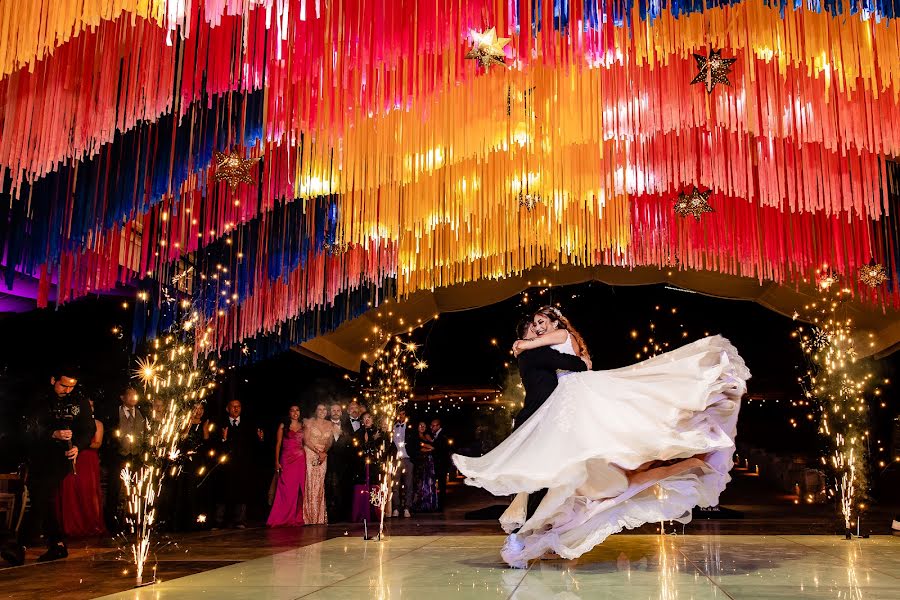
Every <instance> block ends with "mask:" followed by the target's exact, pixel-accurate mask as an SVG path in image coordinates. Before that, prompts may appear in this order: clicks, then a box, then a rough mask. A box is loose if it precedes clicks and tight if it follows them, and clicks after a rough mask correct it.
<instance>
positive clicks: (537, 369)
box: [511, 319, 591, 543]
mask: <svg viewBox="0 0 900 600" xmlns="http://www.w3.org/2000/svg"><path fill="white" fill-rule="evenodd" d="M516 333H517V334H518V336H519V339H523V340H530V339H533V338H535V337H537V335H536V334H535V332H534V327H533V324H532V322H531V320H530V319H529V320H523V321H521V322H519V325H518V327H517V328H516ZM517 358H518V361H519V375H520V376H521V378H522V387H524V388H525V400H524V406H523V407H522V410H520V411H519V414H517V415H516V419H515V423H514V424H513V429H514V430H515V429H518V428H519V427H521V426H522V424H523V423H525V421H526V420H527V419H528V418H529V417H531V415H533V414H534V413H535V412H537V410H538V409H539V408H540V407H541V406H542V405H543V404H544V402H546V401H547V398H549V397H550V394H552V393H553V391H554V390H555V389H556V386H557V385H558V384H559V379H558V378H557V376H556V371H557V370H560V371H576V372H580V371H586V370H588V369H589V368H590V367H591V365H590V359H582V358H580V357H578V356H573V355H571V354H563V353H561V352H557V351H556V350H554V349H553V348H551V347H550V346H540V347H538V348H532V349H531V350H525V351H524V352H522V353H521V354H519V356H518V357H517ZM546 495H547V490H546V489H543V490H538V491H536V492H534V493H532V494H529V495H528V508H527V510H526V513H525V520H526V521H527V520H528V519H529V518H531V516H532V515H533V514H534V511H535V510H537V507H538V505H540V503H541V501H542V500H543V499H544V496H546ZM511 537H512V536H511ZM513 543H515V538H513Z"/></svg>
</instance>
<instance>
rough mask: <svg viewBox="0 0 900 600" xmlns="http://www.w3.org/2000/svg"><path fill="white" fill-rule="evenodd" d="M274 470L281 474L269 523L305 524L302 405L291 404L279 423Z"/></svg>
mask: <svg viewBox="0 0 900 600" xmlns="http://www.w3.org/2000/svg"><path fill="white" fill-rule="evenodd" d="M275 471H276V473H277V474H278V487H277V488H276V490H275V501H274V502H273V503H272V512H270V513H269V519H268V521H266V525H268V526H269V527H291V526H299V525H303V524H304V521H303V499H304V488H305V486H306V450H304V448H303V424H302V423H301V422H300V407H299V406H296V405H294V406H291V408H290V410H289V411H288V418H287V419H286V420H285V422H284V423H281V424H280V425H279V426H278V433H277V434H276V440H275Z"/></svg>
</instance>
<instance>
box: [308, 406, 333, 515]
mask: <svg viewBox="0 0 900 600" xmlns="http://www.w3.org/2000/svg"><path fill="white" fill-rule="evenodd" d="M332 429H333V427H332V423H331V421H330V420H328V407H327V406H325V405H324V404H319V405H317V406H316V414H315V416H314V417H313V418H311V419H306V421H305V422H304V423H303V443H304V445H305V446H306V487H305V492H306V494H305V496H304V497H303V520H304V521H305V522H306V524H307V525H323V524H325V523H328V514H327V511H326V509H325V472H326V470H327V468H328V448H329V447H330V446H331V444H332V442H333V441H334V437H333V436H332Z"/></svg>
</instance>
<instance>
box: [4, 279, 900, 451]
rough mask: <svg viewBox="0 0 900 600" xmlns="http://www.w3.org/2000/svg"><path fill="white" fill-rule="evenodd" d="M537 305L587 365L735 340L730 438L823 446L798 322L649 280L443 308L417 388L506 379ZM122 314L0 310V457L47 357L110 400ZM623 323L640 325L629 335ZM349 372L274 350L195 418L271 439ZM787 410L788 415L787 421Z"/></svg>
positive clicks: (467, 413) (343, 398)
mask: <svg viewBox="0 0 900 600" xmlns="http://www.w3.org/2000/svg"><path fill="white" fill-rule="evenodd" d="M526 296H527V302H525V301H524V299H525V297H526ZM543 304H558V305H559V307H560V308H561V310H563V312H564V313H565V314H566V315H567V316H568V317H569V319H570V320H571V321H572V323H573V325H574V326H575V327H576V328H577V329H578V330H579V332H580V333H581V334H582V336H583V337H584V339H585V341H586V343H587V345H588V347H589V349H590V351H591V355H592V357H593V361H594V368H595V369H609V368H616V367H621V366H625V365H627V364H630V363H632V362H634V361H635V360H636V358H635V353H636V352H638V351H639V350H640V349H641V346H642V345H643V343H644V342H645V341H646V339H647V338H648V336H649V335H651V332H650V329H649V325H650V323H654V324H655V325H656V329H655V331H654V332H653V335H654V337H655V339H657V340H659V341H668V342H669V343H670V348H674V347H677V346H679V345H681V344H682V343H686V342H690V341H693V340H696V339H698V338H700V337H703V336H704V335H705V334H722V335H724V336H725V337H727V338H728V339H730V340H731V341H732V342H733V343H734V345H735V346H737V348H738V349H739V350H740V352H741V355H742V356H743V357H744V359H745V360H746V362H747V365H748V367H749V368H750V370H751V372H752V373H753V378H752V379H751V380H750V385H749V392H750V396H751V398H760V397H765V398H766V401H765V402H760V401H758V400H751V401H749V402H747V403H745V405H744V406H743V408H742V414H741V418H740V422H739V432H738V435H739V440H738V441H739V442H744V443H752V444H753V445H757V446H762V447H766V448H768V449H770V450H773V451H776V452H786V453H799V454H805V455H806V456H808V457H809V458H811V459H817V457H818V455H819V451H820V449H821V447H822V446H821V440H820V439H819V438H818V435H817V433H816V428H815V421H814V420H813V421H810V420H808V419H806V414H807V412H808V409H807V408H805V407H802V406H801V407H798V406H792V404H791V403H792V401H796V400H799V399H800V398H801V388H800V386H799V384H798V383H797V378H798V375H800V374H801V373H802V372H803V371H805V363H804V358H803V355H802V353H801V351H800V349H799V347H798V346H797V343H796V341H795V340H793V339H791V335H790V334H791V332H792V331H793V330H794V329H795V327H796V326H797V323H796V322H794V321H793V320H792V319H791V318H790V317H785V316H782V315H779V314H777V313H774V312H772V311H770V310H768V309H765V308H763V307H761V306H759V305H757V304H755V303H753V302H749V301H735V300H722V299H717V298H711V297H707V296H703V295H701V294H696V293H690V292H685V291H679V290H675V289H670V288H667V287H666V286H662V285H657V286H636V287H612V286H608V285H605V284H601V283H586V284H579V285H574V286H565V287H553V288H544V289H540V288H534V289H531V290H528V291H527V292H525V293H523V294H520V295H517V296H515V297H513V298H510V299H508V300H506V301H503V302H500V303H498V304H495V305H492V306H487V307H483V308H480V309H475V310H470V311H465V312H460V313H444V314H442V315H441V316H440V318H439V319H437V320H434V321H431V322H429V323H427V324H425V325H424V326H423V327H421V328H419V329H418V330H416V331H415V332H414V333H413V334H412V339H413V340H414V341H416V342H417V343H420V344H422V345H423V347H422V348H421V350H420V351H419V353H418V354H419V356H420V357H421V358H424V359H425V360H426V361H427V362H428V364H429V368H428V369H427V370H425V371H423V372H421V373H418V374H416V386H417V389H418V390H419V391H420V392H421V391H426V390H429V389H431V388H432V387H438V388H440V387H442V386H476V387H493V388H495V389H497V390H502V389H503V388H504V387H505V386H507V385H509V383H508V380H509V379H510V373H509V369H507V368H506V367H504V363H505V362H511V359H512V357H511V356H510V354H509V348H510V346H511V345H512V342H513V341H514V339H515V324H516V322H517V320H518V319H519V318H520V317H521V316H523V315H525V314H526V313H528V312H531V311H533V310H534V309H536V308H537V307H539V306H541V305H543ZM673 308H674V309H675V310H676V313H675V314H674V315H673V314H672V309H673ZM131 310H132V309H131V306H130V305H129V306H128V307H127V308H126V307H123V301H122V299H121V298H118V299H114V298H104V297H101V298H92V299H84V300H81V301H78V302H76V303H74V304H71V305H67V306H64V307H61V308H59V309H57V310H54V309H45V310H38V311H33V312H30V313H26V314H20V315H6V316H3V317H2V318H0V339H2V340H3V342H2V344H0V457H2V459H0V462H2V465H0V466H2V467H3V468H4V469H10V468H14V466H15V464H16V461H17V460H18V457H17V450H16V446H15V443H14V442H15V438H16V435H15V432H16V430H17V423H18V418H19V415H21V413H22V410H23V406H24V404H25V403H26V402H27V401H28V398H29V394H30V393H31V390H33V389H34V388H35V387H36V386H37V387H41V386H44V385H45V384H47V383H48V382H49V377H50V375H51V374H52V370H53V369H54V367H55V365H57V364H59V362H70V361H73V360H74V361H75V362H77V363H78V364H80V366H81V371H82V383H83V384H84V386H85V389H86V390H90V393H91V394H92V395H93V396H94V397H95V398H96V399H97V401H98V402H99V403H100V404H101V405H102V404H104V403H106V404H110V405H112V406H115V404H116V403H117V398H118V393H119V391H120V390H121V389H122V387H123V386H125V385H126V384H127V382H128V380H129V377H130V371H131V369H132V368H133V358H132V357H131V356H130V344H129V342H128V340H129V339H130V335H129V332H128V327H127V324H128V323H129V322H130V320H131ZM114 329H115V330H116V331H117V333H114ZM632 331H637V332H638V333H639V335H638V338H637V340H635V339H634V338H632V335H631V332H632ZM683 332H687V333H686V336H685V335H684V333H683ZM492 340H496V344H494V343H492ZM898 354H900V353H897V354H895V355H892V356H890V357H888V358H886V359H883V360H881V361H874V363H875V369H876V373H877V375H878V376H879V377H882V378H883V377H889V378H892V379H893V378H896V373H897V370H898V364H900V356H898ZM801 366H803V370H802V371H801V370H800V368H799V367H801ZM357 378H358V375H357V374H355V373H346V372H344V371H342V370H340V369H337V368H333V367H330V366H327V365H324V364H322V363H319V362H317V361H314V360H312V359H309V358H306V357H304V356H301V355H299V354H298V353H295V352H286V353H284V354H282V355H280V356H277V357H275V358H272V359H269V360H266V361H262V362H259V363H257V364H254V365H251V366H247V367H241V368H237V369H228V370H227V371H226V373H225V374H224V375H222V376H221V377H220V386H219V388H218V390H217V392H216V393H215V394H213V396H212V397H211V398H210V399H209V405H208V410H207V415H208V416H212V417H215V418H220V417H221V416H222V415H223V414H224V405H225V403H226V401H227V400H229V399H231V398H233V397H238V398H240V399H241V400H242V401H243V403H244V414H245V415H246V416H247V418H249V419H251V420H254V421H256V422H257V423H259V425H260V426H261V427H262V428H263V429H264V431H265V432H266V435H267V441H269V442H270V443H271V440H272V438H273V437H274V430H275V428H276V427H277V423H278V422H279V420H280V419H281V418H282V417H283V416H284V415H285V414H286V411H287V407H288V406H289V405H290V404H293V403H297V402H299V403H300V404H301V405H302V406H303V410H304V413H305V414H310V413H311V412H312V411H313V409H314V406H315V404H316V403H317V402H321V401H326V402H329V401H333V400H336V401H340V402H342V403H346V402H348V401H349V400H350V399H351V398H352V397H353V396H354V394H355V392H356V390H355V389H354V381H355V380H356V379H357ZM896 397H897V395H896V393H895V391H894V388H893V387H892V386H887V388H886V390H885V395H884V397H883V400H884V401H885V402H886V404H887V407H886V408H880V407H879V406H878V405H877V404H873V406H872V411H871V413H870V414H871V416H872V421H871V425H872V428H873V434H874V435H873V439H883V440H885V442H886V443H885V444H884V446H883V447H885V448H886V450H885V452H886V453H889V452H890V451H891V448H890V446H889V444H890V439H891V437H890V436H891V423H892V421H893V419H895V418H896V415H897V401H896ZM412 413H413V416H414V418H421V419H430V418H432V417H435V416H439V417H441V418H442V419H444V421H445V426H446V427H447V429H448V430H449V431H450V432H451V435H452V436H454V437H455V438H456V440H457V441H458V442H457V447H459V448H466V447H468V446H471V445H472V444H473V443H474V434H475V429H476V427H477V426H482V428H487V429H489V430H493V431H495V432H497V435H500V436H502V435H504V434H505V431H506V430H507V429H508V424H509V420H510V417H511V414H512V413H511V412H510V411H509V410H506V409H499V408H498V409H496V410H495V409H492V408H490V407H485V406H475V405H474V404H473V403H471V402H459V401H455V402H451V401H450V400H448V401H445V402H444V403H443V404H442V405H441V406H440V408H438V405H437V404H436V403H432V404H431V405H430V408H426V407H425V406H423V405H422V404H414V405H413V409H412ZM791 418H793V419H795V420H796V421H797V423H798V424H797V426H796V427H794V426H793V425H792V424H791V423H790V419H791ZM873 450H874V449H873ZM875 458H876V460H877V459H878V458H879V456H877V455H876V456H875Z"/></svg>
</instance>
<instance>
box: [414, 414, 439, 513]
mask: <svg viewBox="0 0 900 600" xmlns="http://www.w3.org/2000/svg"><path fill="white" fill-rule="evenodd" d="M433 441H434V439H433V438H432V437H431V434H430V433H429V432H428V425H427V424H426V423H425V422H424V421H422V422H421V423H419V428H418V435H417V436H416V440H415V442H416V443H417V444H418V448H416V449H415V451H414V454H413V456H414V458H413V462H414V464H415V477H414V481H415V485H416V490H415V493H414V494H413V510H415V511H416V512H417V513H425V512H435V511H437V509H438V496H437V477H436V476H435V474H434V457H433V456H432V453H433V452H434V446H432V445H431V443H432V442H433Z"/></svg>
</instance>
